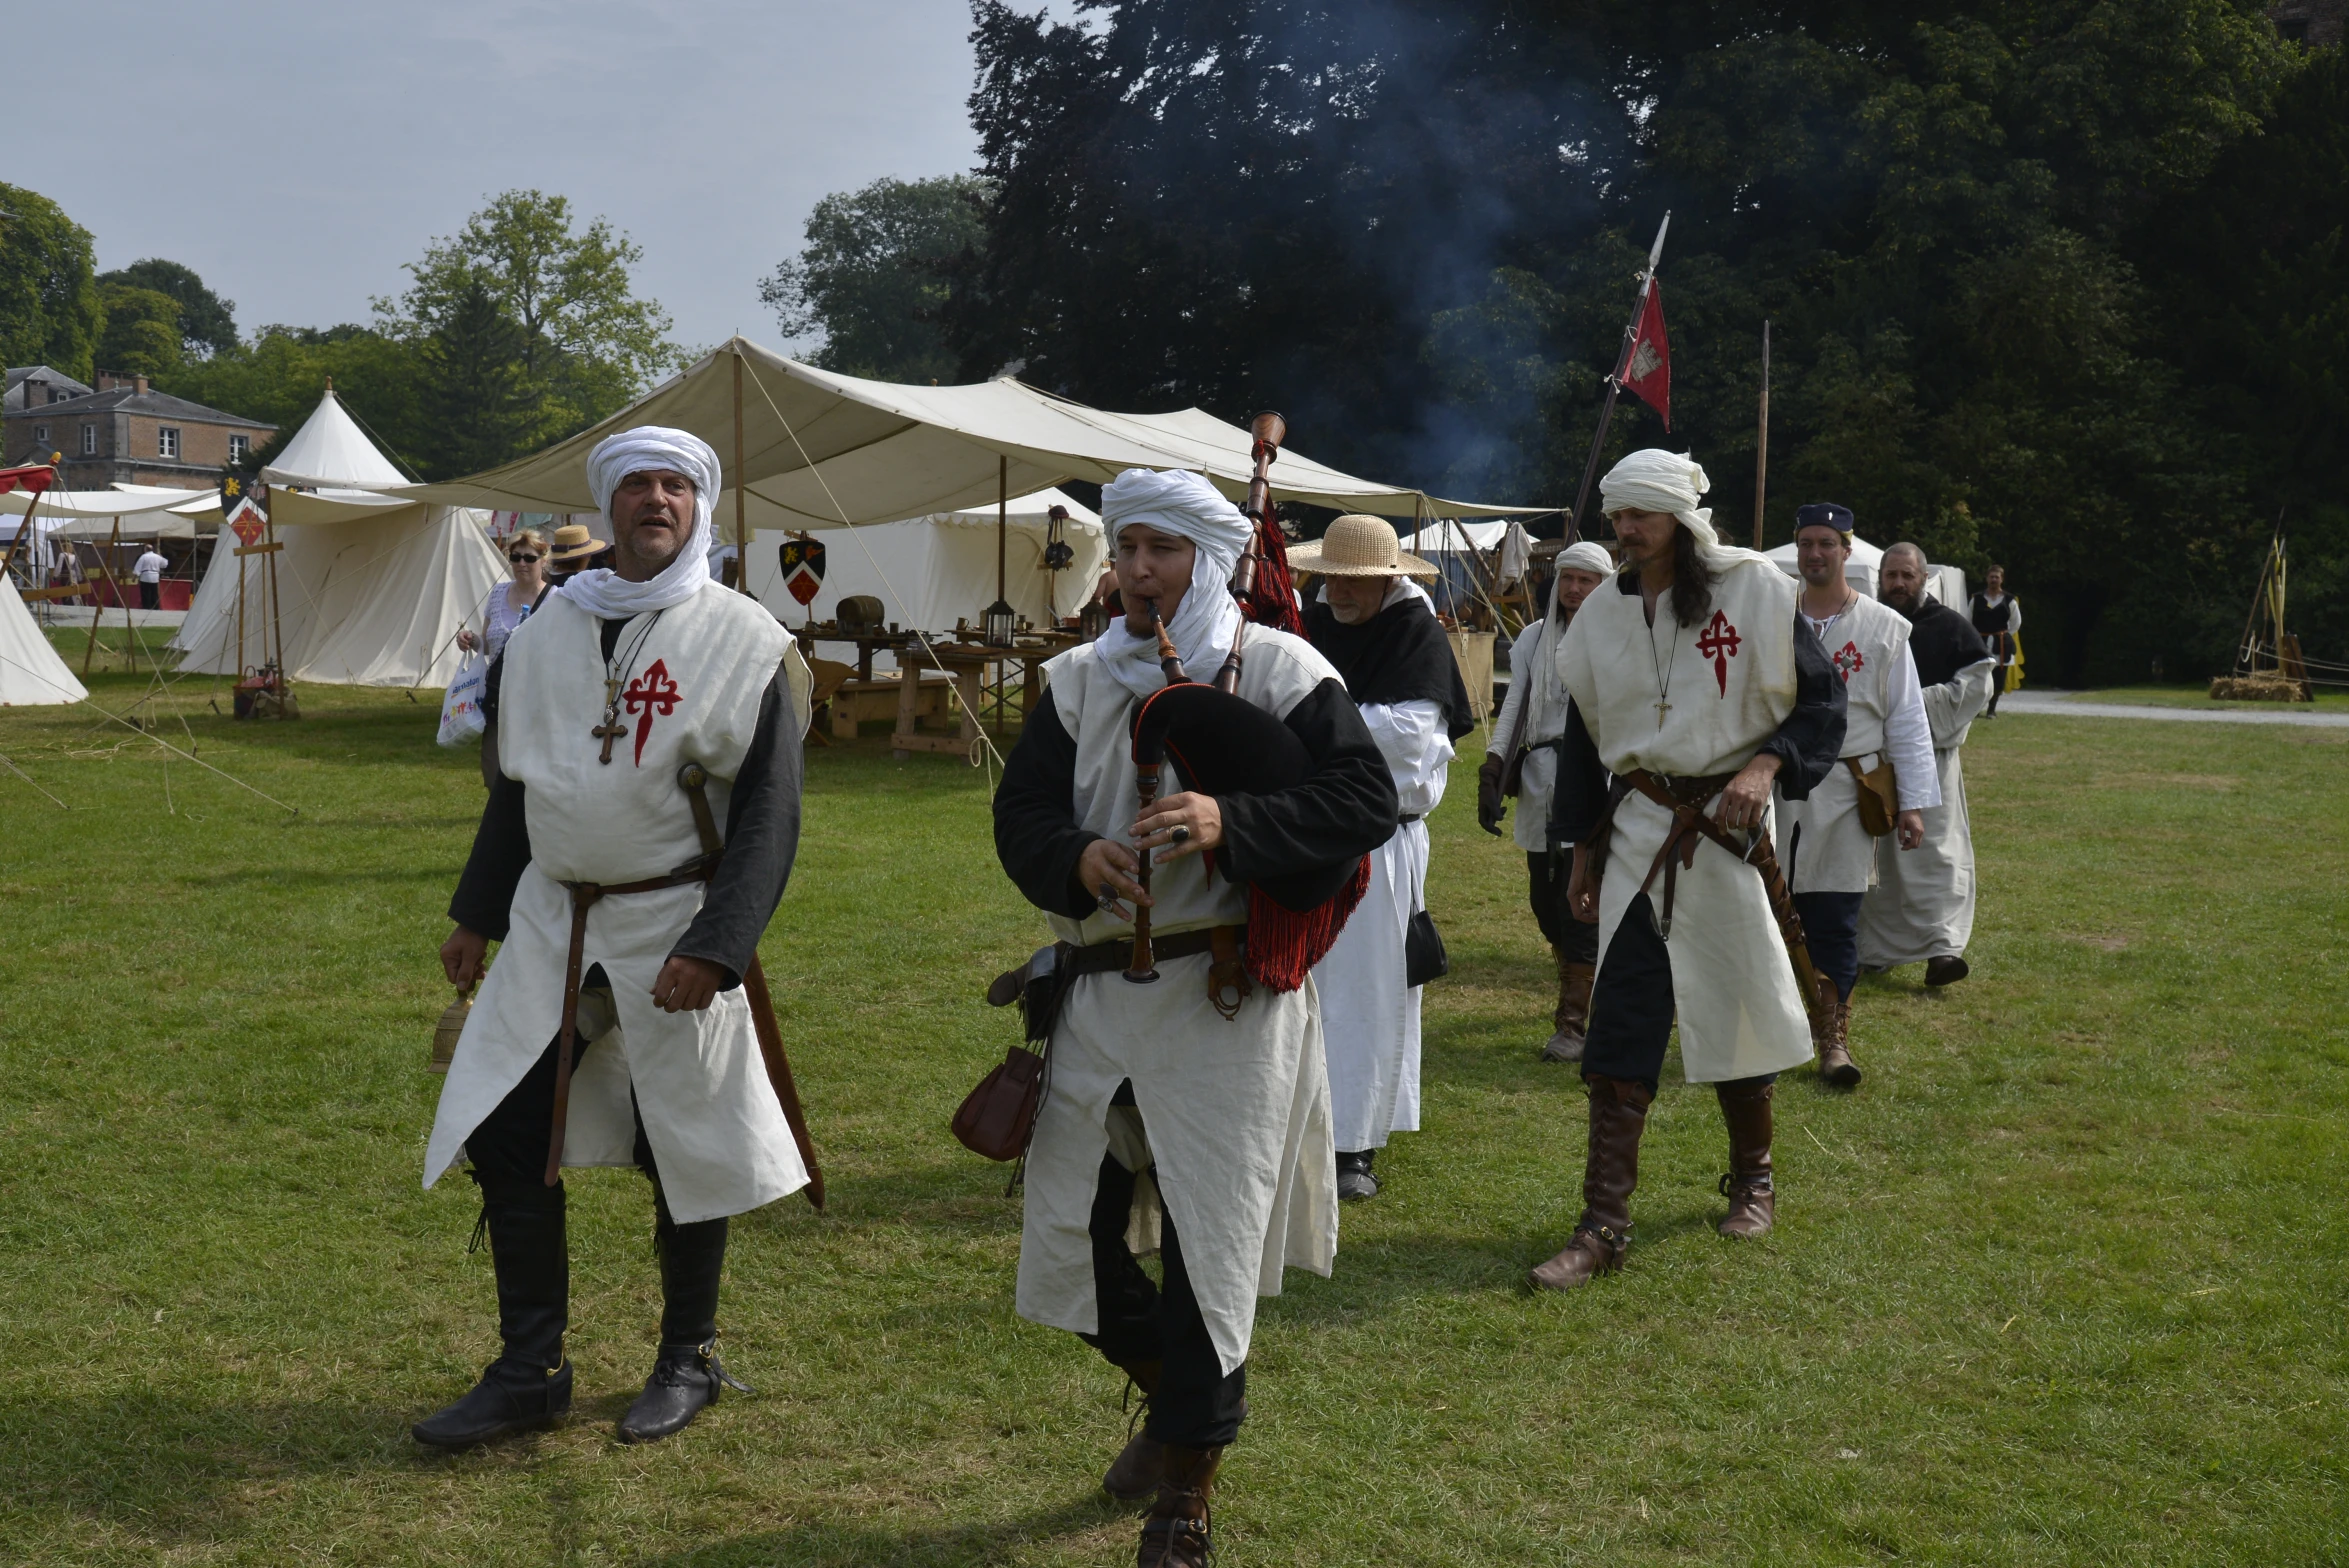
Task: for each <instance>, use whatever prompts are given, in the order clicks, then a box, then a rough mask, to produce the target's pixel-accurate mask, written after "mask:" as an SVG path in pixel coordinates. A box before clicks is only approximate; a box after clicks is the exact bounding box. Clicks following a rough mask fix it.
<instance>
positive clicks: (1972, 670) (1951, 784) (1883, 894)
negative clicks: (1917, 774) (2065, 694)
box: [1860, 544, 1998, 986]
mask: <svg viewBox="0 0 2349 1568" xmlns="http://www.w3.org/2000/svg"><path fill="white" fill-rule="evenodd" d="M1877 584H1878V588H1877V591H1878V594H1879V596H1880V597H1881V598H1882V599H1883V601H1884V603H1885V604H1886V605H1887V606H1889V607H1890V608H1892V609H1893V610H1896V611H1898V612H1899V613H1900V614H1902V615H1904V616H1906V617H1907V618H1908V621H1909V625H1910V627H1911V630H1910V632H1909V654H1910V656H1911V658H1913V659H1914V660H1915V662H1916V666H1917V684H1918V686H1919V688H1920V689H1921V690H1922V692H1923V695H1924V703H1925V722H1926V723H1927V724H1928V725H1930V726H1931V727H1932V730H1933V768H1934V772H1935V773H1936V775H1938V777H1939V781H1940V785H1941V804H1940V805H1938V806H1930V807H1927V808H1926V809H1925V814H1924V825H1925V841H1924V842H1923V843H1922V844H1920V845H1919V846H1918V847H1917V848H1916V849H1915V850H1914V851H1912V852H1909V853H1906V854H1903V853H1900V852H1899V851H1896V850H1894V849H1892V848H1891V847H1890V846H1888V845H1886V844H1884V843H1883V842H1882V841H1879V842H1878V843H1877V846H1876V885H1875V886H1874V887H1872V888H1870V889H1869V890H1868V897H1867V901H1866V902H1865V903H1863V904H1862V905H1861V906H1860V967H1861V968H1862V969H1866V970H1869V971H1871V972H1872V971H1875V970H1880V969H1891V968H1895V967H1897V966H1899V965H1901V964H1913V963H1916V962H1918V961H1919V960H1922V961H1923V962H1924V965H1925V983H1926V984H1927V985H1929V986H1942V985H1949V984H1951V983H1952V982H1954V981H1958V980H1963V979H1964V978H1965V977H1966V974H1967V965H1966V944H1967V943H1968V942H1969V941H1971V940H1972V939H1973V935H1974V828H1973V820H1972V818H1971V817H1970V816H1969V815H1968V814H1967V811H1966V774H1965V768H1964V766H1963V764H1962V763H1960V761H1959V760H1958V749H1959V748H1960V747H1962V746H1963V745H1965V743H1966V735H1967V732H1968V731H1969V730H1970V729H1971V728H1972V727H1973V723H1974V720H1975V719H1976V718H1977V717H1979V716H1980V715H1981V714H1982V712H1983V710H1984V709H1985V708H1986V707H1987V705H1988V704H1989V702H1990V695H1991V686H1992V683H1993V682H1994V680H1995V679H1996V677H1997V672H1998V664H1997V659H1996V656H1995V655H1994V654H1993V653H1992V652H1991V649H1990V646H1989V644H1988V643H1986V642H1984V641H1983V639H1982V634H1981V633H1979V632H1977V631H1975V630H1974V628H1973V626H1972V625H1971V624H1970V623H1969V622H1968V621H1967V619H1966V617H1965V616H1963V615H1961V614H1959V613H1958V612H1957V611H1956V610H1954V609H1952V608H1950V607H1949V606H1948V605H1945V604H1941V603H1939V602H1937V601H1935V600H1932V599H1929V598H1927V597H1926V596H1925V552H1924V551H1922V550H1920V549H1918V548H1917V547H1916V546H1915V545H1913V544H1896V545H1894V546H1893V547H1892V548H1891V549H1889V550H1887V551H1885V552H1884V563H1883V565H1882V566H1881V567H1880V568H1879V575H1878V578H1877Z"/></svg>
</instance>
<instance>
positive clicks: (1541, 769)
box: [1493, 584, 1610, 855]
mask: <svg viewBox="0 0 2349 1568" xmlns="http://www.w3.org/2000/svg"><path fill="white" fill-rule="evenodd" d="M1601 586H1602V587H1608V586H1610V585H1607V584H1601ZM1557 630H1558V627H1557V623H1556V622H1555V621H1536V622H1534V623H1533V624H1532V625H1530V626H1528V627H1526V628H1525V629H1524V630H1523V631H1521V632H1519V633H1518V634H1517V641H1516V642H1514V643H1512V644H1511V645H1510V647H1509V695H1508V696H1506V697H1504V698H1502V699H1501V711H1500V712H1499V713H1498V714H1497V715H1495V716H1494V719H1493V738H1494V743H1495V744H1496V745H1502V746H1505V745H1507V744H1508V743H1509V737H1510V735H1511V734H1513V733H1514V732H1515V728H1516V724H1517V710H1518V709H1519V708H1521V707H1523V706H1525V705H1526V704H1527V703H1531V704H1532V705H1533V711H1532V712H1531V713H1530V714H1529V715H1528V716H1527V718H1526V721H1525V744H1526V745H1528V746H1530V747H1532V748H1534V749H1533V750H1531V751H1528V752H1527V753H1526V754H1525V766H1524V767H1523V768H1520V769H1519V770H1518V773H1517V825H1516V827H1515V829H1514V830H1513V836H1514V837H1515V839H1516V841H1517V847H1518V848H1519V849H1522V850H1524V851H1525V852H1526V853H1527V854H1529V855H1532V854H1539V853H1540V852H1541V851H1543V850H1545V849H1547V848H1549V847H1550V846H1549V843H1548V838H1549V833H1548V828H1549V819H1550V792H1551V791H1552V790H1553V789H1555V788H1556V787H1557V783H1558V750H1557V748H1556V747H1555V746H1545V745H1543V744H1542V742H1544V741H1554V740H1556V739H1558V737H1560V736H1561V735H1564V734H1565V733H1566V688H1565V687H1564V686H1563V685H1561V684H1560V683H1559V680H1558V660H1557V642H1558V638H1557V636H1556V632H1557Z"/></svg>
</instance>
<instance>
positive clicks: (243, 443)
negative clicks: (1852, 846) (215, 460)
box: [228, 436, 253, 463]
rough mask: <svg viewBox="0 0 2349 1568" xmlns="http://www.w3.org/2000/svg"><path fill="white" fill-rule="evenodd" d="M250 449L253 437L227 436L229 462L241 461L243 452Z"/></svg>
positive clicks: (243, 458) (243, 456) (243, 455)
mask: <svg viewBox="0 0 2349 1568" xmlns="http://www.w3.org/2000/svg"><path fill="white" fill-rule="evenodd" d="M252 450H253V438H252V437H251V436H230V437H229V438H228V460H229V461H230V462H232V463H241V462H243V461H244V460H245V454H246V453H248V452H250V451H252Z"/></svg>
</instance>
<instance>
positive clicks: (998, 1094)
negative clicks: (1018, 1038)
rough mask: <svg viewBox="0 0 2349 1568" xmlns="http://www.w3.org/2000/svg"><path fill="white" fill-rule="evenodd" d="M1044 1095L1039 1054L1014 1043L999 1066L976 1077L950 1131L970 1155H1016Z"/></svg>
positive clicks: (1011, 1157) (1010, 1157) (1005, 1157)
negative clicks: (983, 1075)
mask: <svg viewBox="0 0 2349 1568" xmlns="http://www.w3.org/2000/svg"><path fill="white" fill-rule="evenodd" d="M1043 1100H1044V1058H1043V1057H1042V1056H1039V1055H1038V1054H1037V1053H1036V1052H1034V1051H1031V1050H1028V1049H1027V1048H1026V1047H1024V1046H1017V1045H1015V1046H1013V1047H1012V1048H1011V1049H1010V1050H1009V1051H1006V1052H1005V1053H1004V1055H1003V1062H1002V1065H1000V1066H999V1067H997V1068H996V1069H995V1070H994V1071H993V1072H990V1073H989V1074H988V1075H987V1076H986V1077H984V1078H982V1079H980V1080H979V1086H978V1087H977V1088H975V1089H973V1090H972V1091H971V1092H970V1093H969V1094H967V1095H965V1096H964V1097H963V1102H962V1105H961V1106H960V1107H959V1108H958V1109H957V1110H956V1111H955V1113H954V1136H955V1137H956V1138H958V1139H960V1140H961V1141H962V1145H963V1147H964V1148H966V1149H968V1150H970V1151H971V1152H972V1153H973V1154H976V1155H979V1156H981V1157H982V1158H985V1159H990V1160H1016V1159H1018V1158H1019V1157H1020V1156H1021V1155H1023V1154H1025V1153H1027V1152H1028V1140H1029V1138H1031V1137H1033V1136H1034V1135H1035V1131H1036V1110H1037V1107H1038V1106H1040V1105H1041V1104H1042V1103H1043Z"/></svg>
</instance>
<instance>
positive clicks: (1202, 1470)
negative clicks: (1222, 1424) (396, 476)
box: [1134, 1443, 1223, 1568]
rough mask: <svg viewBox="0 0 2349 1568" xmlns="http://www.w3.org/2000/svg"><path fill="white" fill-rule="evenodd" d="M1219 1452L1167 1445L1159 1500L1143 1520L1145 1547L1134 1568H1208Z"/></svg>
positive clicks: (1143, 1543) (1220, 1451)
mask: <svg viewBox="0 0 2349 1568" xmlns="http://www.w3.org/2000/svg"><path fill="white" fill-rule="evenodd" d="M1222 1462H1223V1450H1222V1449H1220V1448H1185V1447H1183V1446H1182V1445H1181V1444H1179V1443H1169V1444H1167V1445H1166V1461H1165V1473H1164V1474H1163V1475H1162V1476H1161V1477H1160V1478H1159V1482H1158V1498H1157V1501H1155V1502H1153V1503H1152V1504H1151V1505H1150V1517H1149V1518H1147V1519H1145V1520H1143V1521H1142V1544H1141V1545H1140V1546H1139V1547H1138V1548H1137V1549H1136V1550H1135V1552H1134V1568H1206V1563H1207V1561H1208V1557H1209V1555H1210V1554H1211V1552H1212V1551H1213V1546H1212V1544H1211V1542H1210V1539H1209V1536H1208V1525H1209V1522H1210V1521H1209V1518H1208V1510H1207V1499H1208V1496H1209V1494H1210V1493H1212V1492H1213V1491H1214V1490H1215V1470H1216V1466H1218V1465H1220V1464H1221V1463H1222Z"/></svg>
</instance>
